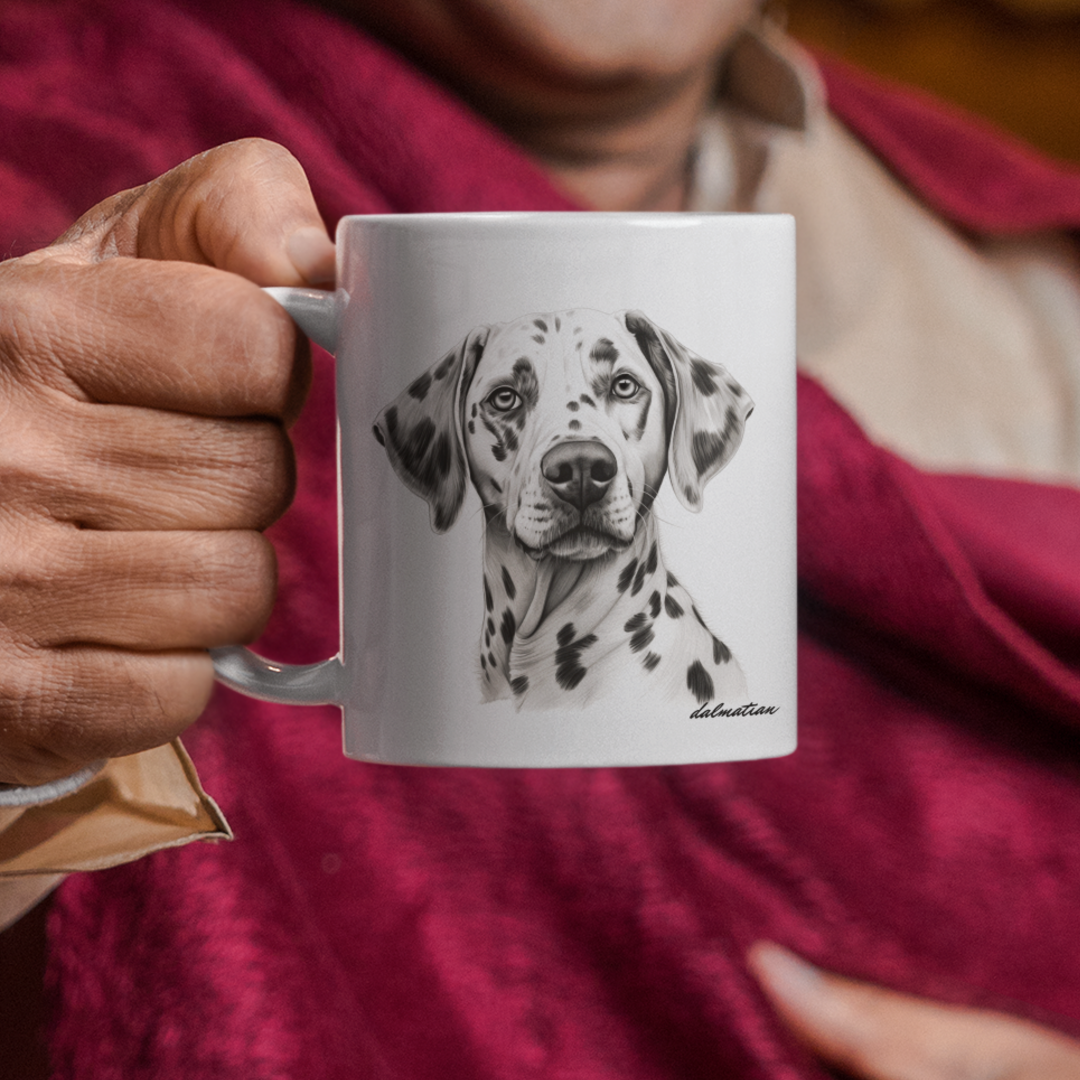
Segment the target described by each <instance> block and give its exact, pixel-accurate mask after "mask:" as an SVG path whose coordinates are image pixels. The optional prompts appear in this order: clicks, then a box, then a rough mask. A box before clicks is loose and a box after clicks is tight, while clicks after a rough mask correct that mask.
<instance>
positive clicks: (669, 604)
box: [664, 575, 686, 619]
mask: <svg viewBox="0 0 1080 1080" xmlns="http://www.w3.org/2000/svg"><path fill="white" fill-rule="evenodd" d="M669 576H670V575H669ZM664 610H665V611H666V612H667V613H668V617H669V618H672V619H681V618H682V617H683V615H685V614H686V612H685V611H683V609H682V605H681V604H680V603H679V601H678V600H676V599H675V597H674V596H672V595H671V593H668V594H667V596H665V597H664Z"/></svg>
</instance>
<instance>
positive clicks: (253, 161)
mask: <svg viewBox="0 0 1080 1080" xmlns="http://www.w3.org/2000/svg"><path fill="white" fill-rule="evenodd" d="M57 248H59V249H61V250H62V251H63V250H64V249H66V250H67V251H68V252H70V253H71V254H72V255H73V256H75V257H76V258H80V261H81V259H90V260H93V261H99V260H101V259H103V258H109V257H111V256H115V255H121V256H131V257H138V258H147V259H172V260H180V261H183V262H194V263H204V264H207V265H210V266H216V267H218V268H219V269H222V270H228V271H231V272H232V273H234V274H239V275H240V276H242V277H245V278H247V279H248V280H249V281H253V282H254V283H255V284H256V285H319V284H325V283H327V282H330V281H332V280H333V277H334V245H333V242H332V241H331V240H330V237H329V235H328V234H327V232H326V227H325V225H324V224H323V221H322V218H321V217H320V215H319V211H318V209H317V208H316V206H315V200H314V198H313V196H312V194H311V187H310V186H309V184H308V181H307V177H306V176H305V174H304V170H303V168H302V167H301V165H300V163H299V162H298V161H297V160H296V158H294V157H293V156H292V154H290V153H289V152H288V151H287V150H286V149H285V148H284V147H282V146H279V145H277V144H276V143H272V142H268V141H266V140H264V139H243V140H241V141H239V142H233V143H227V144H225V145H224V146H218V147H215V148H214V149H213V150H207V151H206V152H205V153H203V154H199V155H198V156H196V157H193V158H190V159H189V160H188V161H185V162H183V163H182V164H181V165H178V166H177V167H176V168H175V169H171V170H170V171H169V172H167V173H165V174H163V175H162V176H159V177H158V178H157V179H156V180H152V181H150V183H148V184H145V185H143V186H142V187H139V188H133V189H131V190H130V191H124V192H121V193H120V194H119V195H114V196H113V197H112V198H110V199H106V200H105V201H104V202H102V203H99V204H98V205H97V206H95V207H94V208H93V209H92V210H90V211H88V212H87V213H86V214H84V215H83V216H82V217H81V218H80V219H79V220H78V221H77V222H76V223H75V224H74V225H73V226H72V227H71V228H70V229H68V231H67V232H65V233H64V235H63V236H61V237H60V238H59V239H58V240H57V241H56V243H55V244H54V245H53V251H54V253H55V254H59V252H57V251H56V249H57Z"/></svg>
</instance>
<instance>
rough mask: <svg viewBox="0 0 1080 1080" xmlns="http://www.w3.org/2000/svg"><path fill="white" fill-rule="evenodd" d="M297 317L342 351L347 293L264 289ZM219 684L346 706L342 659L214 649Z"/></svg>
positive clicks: (267, 696)
mask: <svg viewBox="0 0 1080 1080" xmlns="http://www.w3.org/2000/svg"><path fill="white" fill-rule="evenodd" d="M264 291H265V292H267V293H269V294H270V295H271V296H272V297H273V298H274V299H275V300H276V301H277V302H278V303H279V304H281V306H282V307H283V308H284V309H285V310H286V311H287V312H288V313H289V314H290V315H291V316H292V317H293V320H294V321H295V322H296V325H297V326H299V327H300V329H301V330H303V331H304V333H305V334H307V336H308V337H309V338H311V340H312V341H314V342H315V343H316V344H317V345H321V346H322V347H323V348H324V349H326V350H327V352H331V353H335V352H337V345H338V335H339V333H340V330H341V320H342V314H343V313H344V311H345V305H346V304H347V303H348V300H349V297H348V294H347V293H346V292H345V291H344V290H343V289H338V290H337V292H333V293H329V292H323V291H322V290H320V289H286V288H270V289H265V290H264ZM210 657H211V659H212V660H213V661H214V673H215V674H216V675H217V679H218V682H221V683H224V684H225V685H226V686H228V687H231V688H232V689H233V690H238V691H239V692H240V693H241V694H247V696H248V697H253V698H259V699H260V700H262V701H280V702H284V703H285V704H289V705H326V704H338V705H339V704H341V701H342V690H343V686H342V682H343V679H342V676H343V675H344V671H345V668H344V665H343V664H342V662H341V657H340V656H334V657H331V658H330V659H329V660H323V661H321V662H320V663H318V664H277V663H274V662H273V661H270V660H265V659H263V657H261V656H259V655H257V654H256V653H253V652H252V651H251V650H250V649H246V648H244V647H243V646H242V645H227V646H224V647H222V648H220V649H211V650H210Z"/></svg>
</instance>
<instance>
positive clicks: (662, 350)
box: [213, 213, 796, 766]
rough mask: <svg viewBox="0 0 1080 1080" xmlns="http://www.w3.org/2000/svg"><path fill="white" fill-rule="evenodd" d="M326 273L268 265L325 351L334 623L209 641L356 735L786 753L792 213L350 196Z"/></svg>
mask: <svg viewBox="0 0 1080 1080" xmlns="http://www.w3.org/2000/svg"><path fill="white" fill-rule="evenodd" d="M337 246H338V266H337V274H338V277H337V283H338V289H337V291H336V292H335V293H325V292H318V291H315V290H299V289H277V290H270V291H271V292H272V293H273V294H274V295H275V297H276V298H277V299H278V300H279V301H280V302H281V303H282V304H284V305H285V307H286V308H287V309H288V310H289V312H290V313H291V314H292V315H293V317H294V318H295V319H296V320H297V322H298V324H299V325H300V326H301V328H302V329H304V330H305V332H307V333H308V334H309V335H310V336H311V337H312V338H313V339H314V340H315V341H317V342H318V343H319V344H321V345H323V346H324V347H325V348H327V349H328V350H330V351H331V352H333V353H334V354H335V355H336V357H337V400H338V445H339V463H338V469H339V473H338V476H339V492H340V497H339V510H338V512H339V524H340V530H339V531H340V545H341V547H340V552H339V555H340V597H341V651H340V653H339V655H338V656H336V657H334V658H331V659H328V660H326V661H324V662H323V663H321V664H314V665H307V666H291V665H285V664H274V663H272V662H270V661H266V660H263V659H261V658H259V657H257V656H255V654H253V653H251V652H250V651H249V650H246V649H241V648H228V649H215V650H213V654H214V662H215V666H216V668H217V672H218V676H219V678H220V679H221V680H222V681H223V682H225V683H227V684H228V685H229V686H232V687H233V688H234V689H237V690H239V691H241V692H242V693H246V694H250V695H253V696H255V697H260V698H264V699H267V700H272V701H285V702H294V703H300V704H304V703H306V704H318V703H326V702H333V703H335V704H337V705H340V706H341V707H342V709H343V710H344V731H345V752H346V754H348V755H349V756H351V757H355V758H359V759H363V760H368V761H382V762H392V763H398V764H418V765H421V764H422V765H474V766H594V765H646V764H677V763H685V762H703V761H734V760H742V759H749V758H760V757H770V756H777V755H781V754H786V753H789V752H790V751H792V750H793V749H794V747H795V737H796V686H795V674H796V660H795V649H796V643H795V634H796V629H795V604H796V601H795V358H794V349H795V271H794V222H793V220H792V219H791V218H790V217H788V216H786V215H757V214H703V215H693V214H582V213H576V214H562V213H559V214H536V213H531V214H508V213H506V214H504V213H495V214H445V215H443V214H435V215H407V216H396V215H387V216H358V217H348V218H345V219H343V220H342V222H341V223H340V225H339V227H338V231H337Z"/></svg>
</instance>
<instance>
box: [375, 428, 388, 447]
mask: <svg viewBox="0 0 1080 1080" xmlns="http://www.w3.org/2000/svg"><path fill="white" fill-rule="evenodd" d="M371 434H372V435H374V436H375V441H376V442H377V443H378V444H379V445H380V446H385V445H386V440H385V439H384V438H383V437H382V432H381V431H380V430H379V429H378V428H377V427H373V428H372V429H371Z"/></svg>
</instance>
